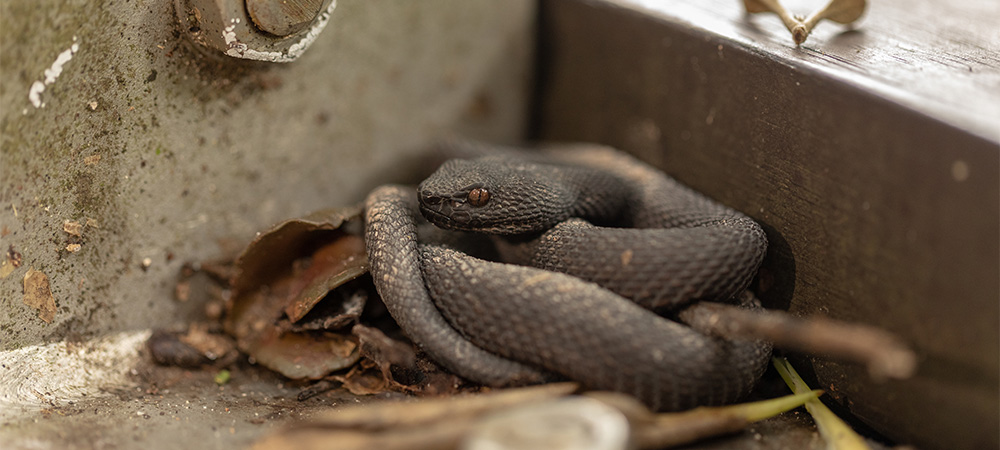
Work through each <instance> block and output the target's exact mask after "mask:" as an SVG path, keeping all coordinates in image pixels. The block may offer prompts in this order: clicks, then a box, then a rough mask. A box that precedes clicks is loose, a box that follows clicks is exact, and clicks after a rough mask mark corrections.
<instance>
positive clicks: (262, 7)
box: [246, 0, 323, 37]
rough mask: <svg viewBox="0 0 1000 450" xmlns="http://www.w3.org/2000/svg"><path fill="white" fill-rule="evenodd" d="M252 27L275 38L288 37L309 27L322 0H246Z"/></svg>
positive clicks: (320, 7) (321, 5)
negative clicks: (255, 26) (254, 26)
mask: <svg viewBox="0 0 1000 450" xmlns="http://www.w3.org/2000/svg"><path fill="white" fill-rule="evenodd" d="M246 5H247V12H248V13H249V14H250V18H251V19H253V23H254V25H257V28H260V29H261V30H263V31H266V32H268V33H271V34H273V35H275V36H281V37H284V36H290V35H292V34H295V33H297V32H299V31H302V30H303V29H304V28H306V27H307V26H309V25H310V24H311V23H312V22H313V20H315V19H316V16H317V15H319V13H320V11H322V9H323V0H246Z"/></svg>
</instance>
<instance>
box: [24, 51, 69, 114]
mask: <svg viewBox="0 0 1000 450" xmlns="http://www.w3.org/2000/svg"><path fill="white" fill-rule="evenodd" d="M79 50H80V44H78V43H77V42H76V36H73V45H71V46H70V47H69V48H68V49H66V50H64V51H63V52H62V53H60V54H59V56H57V57H56V60H55V61H54V62H53V63H52V65H51V66H49V68H48V69H45V72H44V74H43V75H45V80H44V81H41V80H36V81H35V82H34V83H31V87H30V88H28V101H30V102H31V104H32V105H34V107H35V108H42V107H45V102H43V101H42V92H45V87H46V86H48V85H50V84H52V83H55V82H56V79H57V78H59V75H61V74H62V71H63V66H64V65H66V63H68V62H69V61H70V60H71V59H73V55H75V54H76V52H78V51H79Z"/></svg>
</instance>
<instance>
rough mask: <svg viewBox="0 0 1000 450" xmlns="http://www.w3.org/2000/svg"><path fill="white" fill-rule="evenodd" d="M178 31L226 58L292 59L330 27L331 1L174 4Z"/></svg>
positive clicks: (192, 0)
mask: <svg viewBox="0 0 1000 450" xmlns="http://www.w3.org/2000/svg"><path fill="white" fill-rule="evenodd" d="M174 3H175V5H176V10H177V19H178V21H179V22H180V26H181V30H184V31H185V32H186V33H187V34H188V36H190V38H191V39H192V40H193V41H194V42H195V43H197V44H199V45H202V46H204V47H206V48H210V49H214V50H217V51H220V52H222V53H224V54H226V55H227V56H232V57H234V58H243V59H255V60H260V61H271V62H290V61H294V60H295V59H296V58H298V57H299V56H300V55H301V54H302V53H303V52H304V51H305V50H306V49H307V48H309V46H310V45H311V44H312V42H313V41H314V40H315V39H316V37H317V36H318V35H319V33H320V31H322V30H323V28H324V27H325V26H326V24H327V23H328V22H329V21H330V15H331V14H332V12H333V10H334V8H336V5H337V0H174Z"/></svg>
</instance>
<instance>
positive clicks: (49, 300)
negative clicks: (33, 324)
mask: <svg viewBox="0 0 1000 450" xmlns="http://www.w3.org/2000/svg"><path fill="white" fill-rule="evenodd" d="M24 304H25V305H28V306H29V307H31V308H34V309H35V310H37V311H38V318H40V319H42V320H44V321H45V323H52V319H54V318H55V316H56V299H55V297H53V296H52V289H51V288H50V287H49V277H48V276H46V275H45V274H44V273H42V272H40V271H37V270H35V268H34V267H29V268H28V273H26V274H24Z"/></svg>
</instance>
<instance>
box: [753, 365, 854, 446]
mask: <svg viewBox="0 0 1000 450" xmlns="http://www.w3.org/2000/svg"><path fill="white" fill-rule="evenodd" d="M771 362H772V363H773V364H774V368H775V369H778V374H780V375H781V378H782V379H783V380H785V384H787V385H788V388H789V389H791V390H792V392H794V393H796V394H800V393H805V392H809V386H808V385H806V382H805V380H803V379H802V377H800V376H799V374H798V372H796V371H795V369H794V368H793V367H792V365H791V364H790V363H789V362H788V360H787V359H785V358H778V357H774V358H772V359H771ZM805 406H806V410H807V411H809V414H811V415H812V417H813V420H814V421H815V422H816V427H817V428H819V433H820V434H821V435H822V436H823V439H824V440H826V447H827V448H828V449H829V450H871V447H869V446H868V444H867V443H866V442H865V440H864V438H862V437H861V436H860V435H858V434H857V433H855V432H854V430H853V429H851V427H850V426H849V425H847V424H846V423H844V421H843V420H840V418H839V417H837V415H836V414H834V413H833V411H830V408H827V407H826V405H824V404H823V402H821V401H819V399H818V398H814V399H811V400H808V401H806V403H805Z"/></svg>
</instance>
